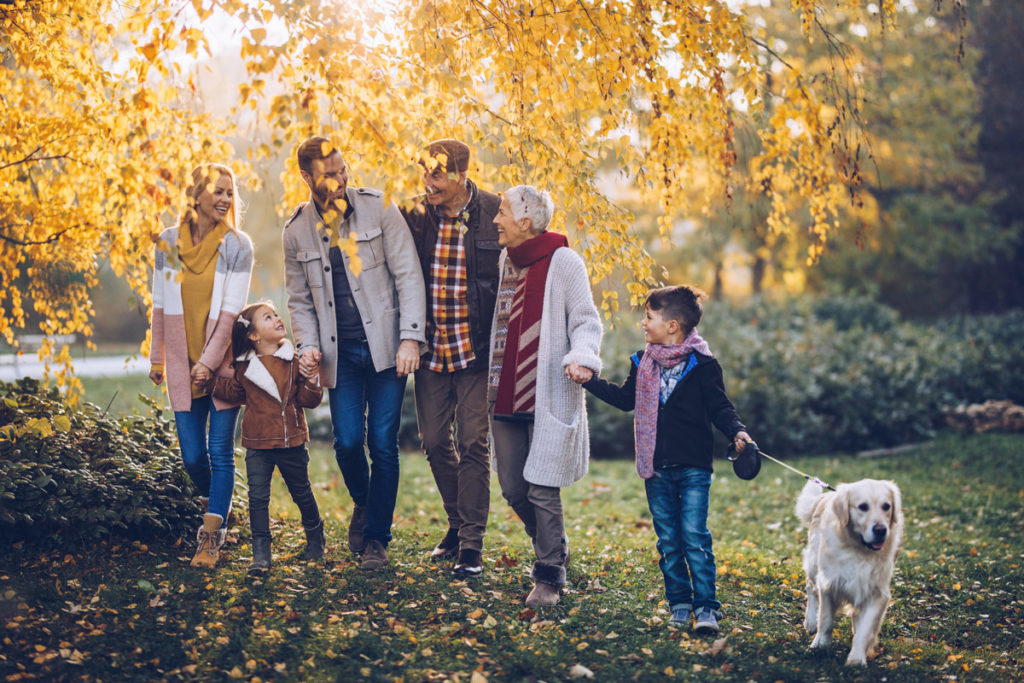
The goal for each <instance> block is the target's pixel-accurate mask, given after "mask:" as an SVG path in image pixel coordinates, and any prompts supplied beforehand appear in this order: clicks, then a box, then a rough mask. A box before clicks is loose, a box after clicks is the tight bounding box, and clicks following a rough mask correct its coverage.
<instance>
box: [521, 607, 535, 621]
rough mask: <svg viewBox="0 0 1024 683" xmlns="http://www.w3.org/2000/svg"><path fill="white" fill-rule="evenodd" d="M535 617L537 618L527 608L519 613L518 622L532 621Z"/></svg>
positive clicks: (532, 611) (533, 612)
mask: <svg viewBox="0 0 1024 683" xmlns="http://www.w3.org/2000/svg"><path fill="white" fill-rule="evenodd" d="M535 616H537V612H535V611H534V610H532V609H530V608H529V607H527V608H526V609H524V610H523V611H522V612H520V613H519V621H529V620H530V619H533V618H534V617H535Z"/></svg>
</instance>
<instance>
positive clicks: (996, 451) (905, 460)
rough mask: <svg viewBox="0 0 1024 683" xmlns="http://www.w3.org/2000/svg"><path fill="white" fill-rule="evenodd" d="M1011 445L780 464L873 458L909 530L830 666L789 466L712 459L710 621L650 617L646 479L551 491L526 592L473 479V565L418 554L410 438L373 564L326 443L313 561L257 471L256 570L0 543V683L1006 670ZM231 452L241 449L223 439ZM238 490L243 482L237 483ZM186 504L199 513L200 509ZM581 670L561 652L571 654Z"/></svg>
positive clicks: (963, 445) (419, 510) (841, 633)
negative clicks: (354, 543) (538, 571)
mask: <svg viewBox="0 0 1024 683" xmlns="http://www.w3.org/2000/svg"><path fill="white" fill-rule="evenodd" d="M1022 450H1024V437H1021V436H1005V435H1004V436H999V435H986V436H973V437H960V436H956V435H950V436H945V437H943V438H941V439H939V440H937V441H936V442H934V443H933V444H931V445H929V446H928V447H925V448H921V449H919V450H915V451H910V452H905V453H902V454H899V455H895V456H892V457H891V458H873V459H864V458H860V459H858V458H838V457H821V458H803V459H796V460H793V461H791V462H792V464H794V465H795V466H796V467H798V468H800V469H803V470H805V471H808V472H812V473H814V474H816V475H818V476H819V477H821V478H822V479H824V480H826V481H829V482H831V483H837V482H839V481H851V480H855V479H859V478H862V477H867V476H871V477H876V478H891V479H893V480H895V481H896V482H898V483H899V484H900V486H901V488H902V490H903V501H904V510H905V515H906V519H907V526H906V539H905V543H904V549H903V551H902V552H901V553H900V555H899V559H898V562H897V571H896V575H895V579H894V586H893V594H894V601H893V605H892V607H891V609H890V611H889V615H888V617H887V619H886V621H885V623H884V625H883V629H882V634H881V648H882V652H881V654H880V656H879V657H878V658H876V659H875V660H873V661H872V662H870V663H869V666H868V668H867V669H866V670H857V669H855V670H847V669H846V668H845V667H844V666H843V662H844V660H845V657H846V652H847V650H848V648H849V642H850V626H849V619H847V618H845V617H844V618H841V619H840V620H839V621H838V623H837V635H836V639H835V641H834V644H833V648H832V650H831V651H829V652H827V653H824V654H818V655H813V654H811V653H809V652H808V650H807V645H808V644H809V642H810V637H809V636H807V635H806V634H805V633H804V632H803V629H802V626H801V624H802V619H803V607H804V595H803V583H804V582H803V577H802V570H801V566H800V552H801V549H802V547H803V542H804V538H805V533H804V532H803V531H802V530H800V529H799V528H798V526H797V521H796V519H795V517H794V516H793V513H792V507H793V503H794V501H795V498H796V495H797V494H798V492H799V490H800V488H801V486H802V484H803V481H802V480H801V479H800V478H799V477H797V476H796V475H793V474H791V473H789V472H788V471H787V470H784V469H782V468H781V467H779V466H778V465H775V464H773V463H770V462H765V463H764V466H763V468H762V470H761V474H760V475H759V476H758V478H757V479H756V480H754V481H753V482H745V481H742V480H740V479H737V478H736V477H735V476H734V475H733V474H732V472H731V469H730V468H729V467H728V465H727V463H725V462H720V463H718V468H717V471H716V474H715V478H714V481H713V484H712V508H711V515H710V527H711V530H712V533H713V534H714V536H715V552H716V556H717V562H718V572H719V574H718V590H719V599H720V600H721V601H722V602H723V603H724V610H725V617H724V619H723V621H722V633H721V635H720V637H719V639H714V638H705V637H697V636H694V635H692V634H689V633H687V632H685V631H682V630H676V629H674V628H670V627H668V626H667V621H668V617H669V614H668V610H667V605H666V603H665V601H664V594H663V584H662V580H661V574H660V571H659V569H658V565H657V552H656V550H655V547H654V541H655V538H654V532H653V530H652V529H651V524H650V516H649V513H648V511H647V505H646V501H645V499H644V494H643V486H642V482H641V480H640V479H639V478H638V477H637V476H636V475H635V473H634V472H633V466H632V463H630V462H627V461H616V462H608V461H597V462H594V463H592V470H591V473H590V475H588V476H587V477H586V478H585V479H584V480H583V481H581V482H579V483H578V484H576V485H574V486H572V487H569V488H568V489H566V490H565V491H564V505H565V510H566V516H567V521H568V532H569V537H570V545H571V547H572V551H573V554H572V566H571V567H570V571H569V587H568V590H567V591H566V592H565V596H564V599H563V601H562V604H561V605H559V606H558V607H555V608H552V609H549V610H545V611H542V612H539V613H534V612H533V611H532V610H526V609H525V608H524V606H523V604H522V602H523V598H524V597H525V595H526V593H527V592H528V590H529V588H530V585H531V582H530V580H529V576H528V572H529V568H530V565H531V562H532V556H531V552H530V548H529V545H528V543H527V541H526V537H525V534H524V533H523V531H522V527H521V525H520V523H519V522H518V520H517V519H516V518H515V517H514V516H513V514H512V512H511V510H510V509H509V508H508V507H507V506H506V505H505V503H504V501H503V500H502V499H501V497H500V494H499V491H498V486H497V480H496V479H494V480H493V482H492V497H491V498H492V508H491V509H492V512H491V517H490V525H489V528H488V536H487V540H486V551H485V556H486V558H485V559H486V563H485V564H486V572H485V574H484V575H483V576H482V577H480V578H478V579H475V580H471V581H453V580H452V579H451V577H450V576H449V573H448V568H447V567H443V566H437V565H433V564H431V563H430V562H429V561H428V560H427V553H428V551H429V549H430V548H431V547H432V545H433V544H434V543H436V542H437V541H438V540H439V539H440V537H441V535H442V534H443V532H444V528H445V522H444V518H443V513H442V510H441V506H440V500H439V497H438V495H437V493H436V491H435V489H434V485H433V480H432V478H431V476H430V472H429V468H428V467H427V464H426V462H425V460H424V459H423V458H422V456H420V455H418V454H413V453H409V454H405V455H403V459H402V465H403V469H402V480H401V487H400V490H399V504H398V509H397V511H396V516H395V528H394V534H395V540H394V541H393V543H392V545H391V558H392V564H391V568H390V569H388V570H385V571H381V572H376V573H364V572H362V571H360V570H359V568H358V566H357V565H356V564H355V563H354V561H353V558H352V557H351V556H350V555H349V553H348V552H347V551H346V550H345V547H344V535H345V529H346V524H347V519H348V514H349V510H350V508H351V501H350V500H349V498H348V495H347V493H346V492H345V488H344V485H343V484H341V481H340V477H339V476H338V473H337V467H336V466H335V464H334V463H333V459H332V457H331V453H330V452H329V450H328V449H327V448H325V447H324V446H323V445H317V446H315V448H314V449H313V458H312V463H311V477H312V478H313V480H314V483H315V492H316V495H317V499H318V501H319V503H320V507H321V511H322V512H323V514H324V517H325V519H326V523H327V534H328V544H329V549H328V555H327V558H326V559H325V561H323V562H318V563H304V562H301V561H299V559H298V558H297V554H298V552H299V550H300V549H301V547H302V544H303V538H302V534H301V529H300V525H299V521H298V512H297V510H296V509H295V508H294V506H293V505H292V504H291V502H290V500H289V498H288V495H287V492H286V491H285V489H284V486H283V484H282V482H281V481H280V480H279V479H275V482H274V493H273V508H272V515H273V516H274V520H275V525H274V529H273V532H274V546H273V550H274V568H273V570H272V572H271V573H270V575H269V577H268V578H266V579H265V580H263V581H252V580H250V579H249V578H247V576H246V573H245V569H246V566H247V565H248V561H249V552H250V550H249V544H248V530H247V528H245V527H244V526H243V527H242V528H241V529H240V531H239V534H238V535H239V541H238V542H237V543H235V544H232V545H229V546H228V547H227V553H226V560H225V561H224V562H223V565H222V566H220V567H219V568H218V570H216V571H214V572H204V571H200V570H194V569H191V568H190V567H189V566H188V560H189V558H190V557H191V552H192V549H193V546H194V539H189V538H186V539H183V540H182V541H181V542H180V544H179V545H178V546H177V547H156V546H150V547H147V546H145V545H142V544H138V543H134V544H130V543H120V544H112V545H108V544H100V545H99V546H98V547H90V548H83V549H81V550H78V551H61V552H56V551H47V552H40V551H38V550H36V549H33V548H31V547H28V546H15V547H14V549H13V550H12V551H11V552H9V553H7V554H5V555H4V556H3V557H2V558H0V624H2V627H3V628H2V633H0V642H2V645H0V676H3V678H4V679H5V680H6V681H16V680H128V679H132V680H159V679H168V680H181V679H186V680H192V679H201V680H221V679H225V678H238V679H245V680H264V681H265V680H353V679H360V678H366V679H369V680H380V681H441V680H452V681H456V680H458V681H463V682H466V683H470V682H474V683H479V682H480V681H483V680H530V681H536V680H546V681H553V680H568V679H570V678H571V677H572V672H573V667H574V666H575V665H581V666H583V667H586V669H588V670H589V671H591V672H593V676H594V678H595V679H596V680H602V681H625V680H661V679H671V678H676V679H684V680H697V679H705V678H708V677H712V678H716V679H721V680H735V681H748V680H757V681H776V680H779V681H804V680H807V681H816V680H850V681H859V680H888V681H922V680H1000V681H1008V680H1021V679H1022V678H1024V664H1022V663H1021V662H1024V645H1022V639H1021V635H1022V633H1024V629H1022V624H1024V614H1022V608H1024V590H1022V589H1021V584H1022V582H1024V571H1022V569H1021V566H1022V563H1024V557H1022V556H1024V539H1022V521H1024V520H1022V509H1024V505H1022V502H1024V500H1022V499H1024V462H1022V460H1021V458H1020V455H1019V454H1020V453H1021V451H1022ZM239 463H240V464H241V458H239ZM236 493H237V495H239V496H244V491H243V490H242V488H241V487H239V488H238V489H236ZM197 523H198V520H197ZM577 671H579V670H578V669H577Z"/></svg>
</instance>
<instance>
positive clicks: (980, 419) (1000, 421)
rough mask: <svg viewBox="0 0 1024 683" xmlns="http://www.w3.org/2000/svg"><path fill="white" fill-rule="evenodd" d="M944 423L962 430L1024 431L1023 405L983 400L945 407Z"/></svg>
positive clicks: (975, 431) (977, 431) (978, 431)
mask: <svg viewBox="0 0 1024 683" xmlns="http://www.w3.org/2000/svg"><path fill="white" fill-rule="evenodd" d="M945 417H946V424H947V425H949V426H950V427H952V428H953V429H957V430H960V431H964V432H973V433H975V434H979V433H981V432H994V431H998V432H1024V406H1019V405H1017V404H1015V403H1013V402H1012V401H985V402H984V403H972V404H971V405H960V406H957V407H956V408H947V409H946V413H945Z"/></svg>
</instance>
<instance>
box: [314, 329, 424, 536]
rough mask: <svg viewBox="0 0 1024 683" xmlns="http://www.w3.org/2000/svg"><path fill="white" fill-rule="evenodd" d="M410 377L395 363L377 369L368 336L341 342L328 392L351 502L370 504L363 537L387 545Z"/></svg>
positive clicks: (338, 455) (338, 454) (337, 453)
mask: <svg viewBox="0 0 1024 683" xmlns="http://www.w3.org/2000/svg"><path fill="white" fill-rule="evenodd" d="M405 379H406V378H405V377H398V375H397V374H396V373H395V368H394V367H391V368H388V369H387V370H382V371H380V372H377V371H376V370H374V368H373V359H372V358H371V357H370V347H369V345H368V344H367V343H366V342H365V341H346V340H342V341H341V342H340V343H339V344H338V378H337V381H336V382H335V388H334V389H331V390H329V392H328V397H329V400H330V404H331V422H332V424H333V425H334V455H335V458H336V459H337V461H338V467H339V468H340V469H341V476H342V477H343V478H344V479H345V486H346V487H348V493H349V495H350V496H352V502H354V503H355V504H356V505H359V506H360V507H365V508H366V528H365V529H364V530H363V539H364V540H366V541H378V542H380V543H381V544H382V545H385V546H386V545H387V544H388V543H390V542H391V521H392V518H393V517H394V514H395V500H396V499H397V498H398V426H399V423H400V421H401V418H402V398H403V397H404V395H405ZM364 441H365V443H366V447H367V449H368V450H369V451H370V461H369V465H368V464H367V461H366V450H364V448H363V443H364Z"/></svg>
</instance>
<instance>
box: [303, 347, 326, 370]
mask: <svg viewBox="0 0 1024 683" xmlns="http://www.w3.org/2000/svg"><path fill="white" fill-rule="evenodd" d="M322 357H323V356H322V354H321V353H320V351H319V350H318V349H306V350H305V351H303V352H302V354H301V355H300V356H299V374H301V375H302V376H303V377H312V376H313V373H315V372H316V371H317V367H318V366H319V365H320V359H321V358H322Z"/></svg>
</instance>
